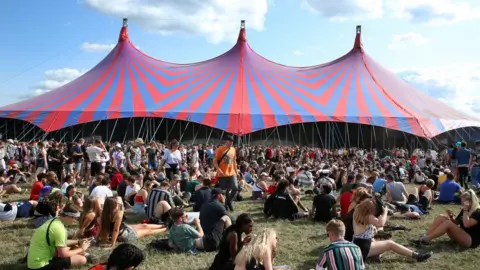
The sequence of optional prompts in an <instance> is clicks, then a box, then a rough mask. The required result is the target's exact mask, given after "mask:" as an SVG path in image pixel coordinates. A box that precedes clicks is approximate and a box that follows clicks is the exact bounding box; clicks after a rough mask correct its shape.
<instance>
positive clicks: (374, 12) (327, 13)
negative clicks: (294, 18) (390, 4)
mask: <svg viewBox="0 0 480 270" xmlns="http://www.w3.org/2000/svg"><path fill="white" fill-rule="evenodd" d="M302 7H304V8H306V9H308V10H310V11H311V12H314V13H316V14H319V15H321V16H324V17H327V18H329V19H330V20H333V21H346V20H366V19H378V18H381V17H382V16H383V0H337V1H330V0H302Z"/></svg>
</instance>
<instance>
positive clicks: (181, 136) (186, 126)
mask: <svg viewBox="0 0 480 270" xmlns="http://www.w3.org/2000/svg"><path fill="white" fill-rule="evenodd" d="M188 124H190V121H188V122H187V124H186V125H185V129H184V130H183V132H182V133H181V135H180V139H179V140H178V141H179V142H180V143H182V138H183V134H185V132H186V130H187V128H188Z"/></svg>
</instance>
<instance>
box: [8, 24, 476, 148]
mask: <svg viewBox="0 0 480 270" xmlns="http://www.w3.org/2000/svg"><path fill="white" fill-rule="evenodd" d="M127 28H128V25H127V20H126V19H125V20H124V25H123V27H122V29H121V31H120V36H119V39H118V43H117V45H116V47H115V48H114V49H113V50H112V51H111V52H110V53H109V54H108V55H107V56H106V57H105V58H104V59H103V60H102V61H101V62H100V63H99V64H98V65H96V66H95V67H94V68H93V69H91V70H90V71H88V72H87V73H85V74H84V75H83V76H81V77H79V78H78V79H76V80H74V81H72V82H70V83H68V84H66V85H64V86H62V87H60V88H58V89H55V90H53V91H50V92H48V93H45V94H43V95H39V96H36V97H33V98H30V99H27V100H24V101H21V102H18V103H15V104H11V105H7V106H4V107H2V108H0V117H2V118H4V119H15V120H23V121H26V122H28V123H30V124H33V125H34V126H36V127H38V128H40V129H41V130H43V131H44V132H45V133H44V134H48V133H50V134H51V133H52V132H54V131H58V130H65V128H69V127H73V126H76V125H80V124H85V123H91V122H98V121H106V120H111V119H125V118H127V119H132V118H143V119H146V118H147V119H170V121H171V120H175V122H176V121H184V125H185V123H197V124H199V125H201V126H203V127H213V128H216V129H218V130H222V131H226V132H230V133H233V134H235V135H238V136H245V135H247V134H251V133H252V132H256V131H261V130H265V129H269V128H270V129H271V128H276V127H280V126H290V125H293V124H301V125H302V127H303V124H307V123H315V125H316V123H318V122H326V123H336V124H341V123H343V125H345V124H347V125H346V128H347V129H345V130H346V132H347V133H348V123H349V124H363V125H369V126H371V127H372V128H373V127H376V128H386V129H390V130H396V131H400V132H402V133H403V134H412V135H415V136H418V137H423V138H428V139H430V138H433V137H435V136H437V135H439V134H441V133H443V132H446V131H450V130H454V129H459V128H468V127H478V126H480V120H479V119H477V118H475V117H472V116H469V115H467V114H465V113H462V112H460V111H457V110H455V109H453V108H451V107H448V106H447V105H445V104H443V103H441V102H439V101H437V100H436V99H434V98H432V97H430V96H427V95H426V94H424V93H422V92H420V91H418V90H416V89H415V88H414V87H412V86H411V85H409V84H407V83H406V82H404V81H403V80H401V79H400V78H397V77H396V76H395V75H394V74H393V73H392V72H390V71H388V70H387V69H385V68H383V67H382V66H381V65H380V64H378V63H377V62H375V61H374V60H373V59H372V58H371V57H369V56H368V54H366V53H365V51H364V48H363V47H362V43H361V27H360V26H358V27H357V31H356V37H355V42H354V46H353V48H352V49H351V50H350V51H349V52H348V53H347V54H345V55H344V56H342V57H340V58H338V59H337V60H334V61H332V62H329V63H326V64H322V65H317V66H311V67H290V66H284V65H280V64H277V63H274V62H271V61H269V60H267V59H265V58H263V57H262V56H260V55H259V54H257V53H256V52H255V51H253V50H252V48H251V47H250V46H249V44H248V42H247V35H246V29H245V24H244V21H242V24H241V29H240V33H239V36H238V40H237V42H236V44H235V45H234V46H233V47H232V48H231V49H230V50H229V51H227V52H226V53H224V54H222V55H220V56H218V57H216V58H213V59H211V60H207V61H203V62H199V63H193V64H174V63H168V62H164V61H160V60H156V59H153V58H151V57H149V56H147V55H145V54H144V53H142V52H141V51H139V50H138V49H137V48H136V47H135V46H133V44H132V43H131V41H130V39H129V36H128V32H127ZM147 121H148V120H147ZM150 121H151V120H150ZM107 122H108V121H107ZM24 123H25V122H24ZM129 123H130V122H129ZM134 123H135V122H134ZM147 123H148V122H147ZM116 124H117V123H116V122H115V126H116ZM112 125H113V124H111V126H112ZM145 125H146V126H147V125H148V124H145ZM23 126H25V124H23ZM142 126H144V123H143V122H142ZM150 126H152V130H151V131H150V136H151V135H153V137H155V134H153V130H154V129H156V127H157V126H158V122H151V123H150ZM350 126H352V125H350ZM97 127H98V125H96V126H95V129H96V128H97ZM137 127H138V123H137ZM331 128H334V127H333V126H331ZM17 129H18V128H17ZM337 129H338V127H337ZM19 130H20V129H19ZM21 130H23V132H24V133H25V129H24V128H22V129H21ZM66 130H68V129H66ZM311 130H312V132H313V130H315V129H313V128H312V129H311ZM316 130H317V131H318V133H319V134H318V136H320V137H322V136H321V135H320V131H319V129H318V127H317V128H316ZM359 131H360V130H359ZM7 132H9V131H7ZM15 132H16V131H15ZM277 132H278V131H277ZM338 132H340V131H339V130H338ZM133 133H134V135H135V131H134V132H133ZM10 134H11V131H10ZM13 135H14V136H18V134H13ZM278 136H279V138H280V134H278ZM292 136H293V135H292ZM344 136H346V135H344ZM64 137H65V135H64ZM70 137H72V134H71V135H70ZM70 137H69V138H70ZM320 139H321V138H320Z"/></svg>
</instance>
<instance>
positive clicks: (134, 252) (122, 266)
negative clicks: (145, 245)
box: [89, 243, 145, 270]
mask: <svg viewBox="0 0 480 270" xmlns="http://www.w3.org/2000/svg"><path fill="white" fill-rule="evenodd" d="M144 260H145V255H144V254H143V251H142V250H141V249H139V248H138V247H136V246H135V245H132V244H128V243H123V244H120V245H118V246H117V247H116V248H115V249H114V250H113V251H112V253H111V254H110V256H108V260H107V261H106V262H104V263H99V264H97V265H95V266H93V267H90V269H89V270H133V269H135V268H137V267H138V266H139V265H140V264H141V263H142V262H143V261H144Z"/></svg>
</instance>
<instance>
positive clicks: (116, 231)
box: [98, 196, 167, 249]
mask: <svg viewBox="0 0 480 270" xmlns="http://www.w3.org/2000/svg"><path fill="white" fill-rule="evenodd" d="M124 212H125V210H124V207H123V201H122V198H121V197H118V196H117V197H108V198H107V199H106V200H105V204H104V206H103V210H102V215H101V219H100V228H99V234H98V240H99V242H100V243H105V242H107V241H108V240H110V245H109V247H108V248H107V249H111V248H114V247H115V245H116V244H117V241H119V242H129V241H135V240H138V239H140V238H143V237H145V236H149V235H154V234H158V233H163V232H166V231H167V228H166V227H165V226H163V225H155V224H135V225H128V224H126V223H124V221H123V215H124Z"/></svg>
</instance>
